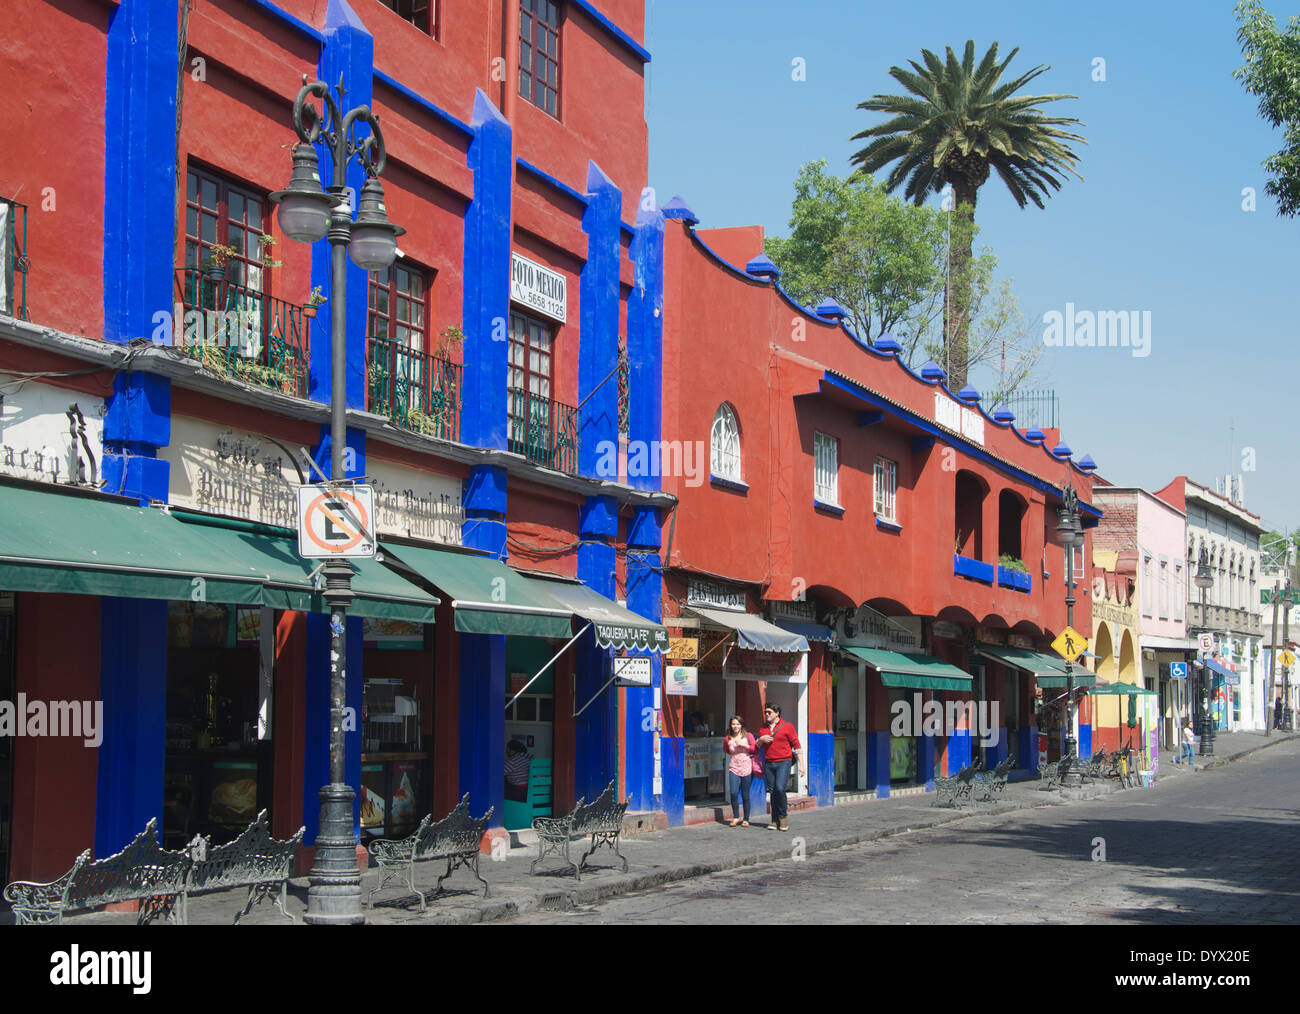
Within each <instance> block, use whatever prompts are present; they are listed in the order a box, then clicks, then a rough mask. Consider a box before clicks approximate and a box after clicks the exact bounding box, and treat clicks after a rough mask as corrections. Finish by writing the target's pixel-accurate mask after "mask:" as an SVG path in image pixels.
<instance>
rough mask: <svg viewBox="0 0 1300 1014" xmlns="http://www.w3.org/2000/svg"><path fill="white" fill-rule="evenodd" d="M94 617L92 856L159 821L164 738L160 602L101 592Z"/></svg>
mask: <svg viewBox="0 0 1300 1014" xmlns="http://www.w3.org/2000/svg"><path fill="white" fill-rule="evenodd" d="M100 617H101V618H100V629H101V630H102V631H103V639H102V646H101V648H100V663H99V692H100V695H101V697H102V699H103V701H104V723H103V737H104V738H103V742H102V743H101V744H100V746H99V762H98V763H99V770H98V773H97V776H96V777H97V779H98V782H97V799H98V802H97V805H96V807H95V855H96V856H97V857H102V856H110V855H112V854H113V853H114V852H118V851H120V850H121V849H122V847H123V846H125V845H126V844H127V843H129V842H130V841H131V839H132V838H134V837H135V836H136V835H137V834H139V833H140V832H141V831H142V830H143V829H144V826H145V824H147V823H148V822H149V820H150V818H152V817H156V818H158V826H159V827H160V828H161V827H162V805H163V764H164V751H165V749H166V740H167V603H166V602H162V601H157V600H154V599H119V598H103V599H101V600H100ZM81 847H82V846H78V848H81Z"/></svg>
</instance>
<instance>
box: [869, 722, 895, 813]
mask: <svg viewBox="0 0 1300 1014" xmlns="http://www.w3.org/2000/svg"><path fill="white" fill-rule="evenodd" d="M889 739H890V736H889V730H888V729H886V730H884V731H883V732H881V731H872V732H868V733H867V784H868V785H874V786H875V787H876V798H877V799H888V798H889Z"/></svg>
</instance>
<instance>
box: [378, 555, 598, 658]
mask: <svg viewBox="0 0 1300 1014" xmlns="http://www.w3.org/2000/svg"><path fill="white" fill-rule="evenodd" d="M380 548H381V549H382V550H383V551H384V553H385V554H386V555H387V556H388V557H389V558H390V559H392V560H395V561H400V562H401V563H404V564H405V565H406V566H407V567H409V568H410V569H411V570H413V571H414V572H415V573H416V574H418V575H419V576H420V577H422V578H424V580H426V581H428V582H429V583H430V584H431V585H433V586H434V587H435V588H437V589H438V590H439V591H440V592H442V593H443V594H444V595H446V596H448V597H449V598H450V599H451V600H452V602H451V604H452V608H453V609H455V624H456V629H457V630H458V631H459V632H461V633H462V634H508V635H510V636H511V637H562V638H568V637H570V636H572V630H571V629H570V627H571V624H572V619H573V616H572V611H571V610H569V609H566V608H565V607H564V606H562V605H561V604H560V603H559V602H558V601H556V599H555V598H553V597H552V596H551V595H549V594H547V593H546V591H545V590H544V589H541V588H538V587H537V582H535V581H532V580H530V579H529V578H526V577H524V575H522V574H520V573H519V572H518V571H514V570H511V569H510V568H509V567H507V566H506V565H505V564H504V563H502V562H501V561H500V560H494V559H492V558H491V557H488V556H476V555H473V554H470V553H455V552H451V551H450V550H445V549H425V548H423V547H416V546H399V545H390V544H388V543H384V542H382V541H381V543H380Z"/></svg>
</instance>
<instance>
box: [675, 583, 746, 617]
mask: <svg viewBox="0 0 1300 1014" xmlns="http://www.w3.org/2000/svg"><path fill="white" fill-rule="evenodd" d="M686 604H687V605H688V606H704V607H705V608H708V609H727V610H730V611H731V612H733V613H743V612H744V611H745V591H744V589H743V588H734V587H731V586H729V585H725V584H720V583H719V582H717V581H705V580H703V579H702V578H695V577H693V578H691V579H690V580H689V581H688V582H687V584H686Z"/></svg>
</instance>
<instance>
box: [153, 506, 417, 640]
mask: <svg viewBox="0 0 1300 1014" xmlns="http://www.w3.org/2000/svg"><path fill="white" fill-rule="evenodd" d="M172 517H173V518H174V519H175V520H176V521H178V522H179V523H180V525H181V527H182V528H183V529H184V532H185V536H186V539H187V541H188V542H189V543H192V544H195V545H199V544H202V545H205V546H206V547H207V548H208V549H210V550H212V551H214V552H216V553H219V554H221V555H222V556H224V557H226V558H228V559H231V560H239V561H242V562H244V563H245V564H246V565H247V566H249V567H251V568H256V569H258V570H260V571H261V572H263V573H264V574H265V575H266V577H265V580H264V581H263V583H262V599H261V603H260V604H261V605H265V606H270V607H271V608H273V609H294V610H298V611H301V612H309V613H328V612H329V611H330V607H329V603H328V602H326V601H325V596H324V595H323V594H322V593H321V592H322V591H323V590H324V587H325V583H324V579H323V577H322V576H321V575H320V573H319V572H318V568H319V567H320V565H321V564H322V563H324V562H325V561H323V560H305V559H303V558H302V557H301V556H299V555H298V540H297V537H296V536H295V535H294V534H292V533H291V532H290V531H289V530H288V529H287V528H280V527H279V526H276V525H263V524H258V523H256V522H251V521H236V520H233V519H228V518H215V517H212V516H210V515H206V514H199V513H197V512H194V511H187V510H179V509H178V510H174V511H173V512H172ZM348 562H349V563H351V564H352V593H353V595H354V596H355V597H354V598H353V599H352V601H351V602H350V603H349V604H348V613H349V614H350V615H352V616H364V617H367V618H368V619H375V620H401V621H403V622H406V623H432V622H433V621H434V609H435V608H436V607H437V605H438V599H437V598H435V597H434V596H432V595H430V594H428V593H427V592H425V591H422V590H421V589H419V588H417V587H415V586H414V585H413V584H411V583H410V582H409V581H405V580H403V579H402V578H401V577H399V576H398V575H396V574H394V573H393V572H392V571H390V570H389V569H388V568H386V567H385V566H384V565H383V564H381V563H377V562H376V561H375V560H372V559H367V558H364V557H362V558H357V559H352V560H349V561H348ZM313 572H316V578H317V579H313ZM185 597H186V598H188V597H189V596H185ZM209 601H212V599H211V597H209Z"/></svg>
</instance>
